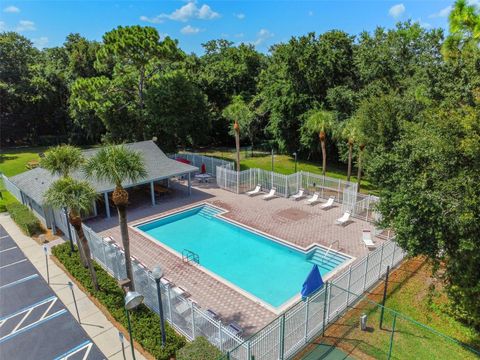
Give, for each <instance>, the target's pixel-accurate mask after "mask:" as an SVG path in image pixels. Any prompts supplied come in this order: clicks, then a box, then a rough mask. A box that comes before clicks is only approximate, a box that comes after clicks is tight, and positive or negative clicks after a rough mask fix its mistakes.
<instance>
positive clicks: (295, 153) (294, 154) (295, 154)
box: [293, 151, 297, 172]
mask: <svg viewBox="0 0 480 360" xmlns="http://www.w3.org/2000/svg"><path fill="white" fill-rule="evenodd" d="M293 156H295V172H297V152H296V151H295V152H294V153H293Z"/></svg>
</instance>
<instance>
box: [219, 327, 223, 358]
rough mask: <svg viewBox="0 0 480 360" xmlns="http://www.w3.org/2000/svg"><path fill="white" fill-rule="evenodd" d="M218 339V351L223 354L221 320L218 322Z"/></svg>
mask: <svg viewBox="0 0 480 360" xmlns="http://www.w3.org/2000/svg"><path fill="white" fill-rule="evenodd" d="M218 339H219V340H220V351H221V352H223V331H222V320H218Z"/></svg>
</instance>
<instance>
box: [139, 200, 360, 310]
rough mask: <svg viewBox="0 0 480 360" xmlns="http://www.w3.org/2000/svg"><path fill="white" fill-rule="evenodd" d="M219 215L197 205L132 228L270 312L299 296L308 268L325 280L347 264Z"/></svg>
mask: <svg viewBox="0 0 480 360" xmlns="http://www.w3.org/2000/svg"><path fill="white" fill-rule="evenodd" d="M221 212H223V210H221V209H218V208H216V207H213V206H210V205H201V206H197V207H194V208H191V209H188V210H185V211H181V212H178V213H175V214H173V215H169V216H166V217H162V218H160V219H157V220H153V221H150V222H148V223H144V224H140V225H137V226H136V227H137V229H138V230H140V231H142V232H144V233H145V234H146V235H148V237H150V238H151V239H153V240H155V241H158V242H160V243H162V244H164V245H166V246H167V247H169V248H171V249H173V250H175V251H176V252H177V253H179V254H181V253H182V251H184V250H185V249H187V250H190V251H192V252H194V253H195V254H197V255H198V256H199V263H200V265H201V266H202V267H204V268H205V269H207V270H209V271H211V272H213V273H214V274H216V275H217V276H219V277H221V278H223V279H224V280H226V281H227V282H229V283H231V284H233V285H235V286H237V287H239V288H240V289H242V290H244V291H246V292H248V293H249V294H251V295H253V296H254V297H256V298H257V299H260V300H261V301H262V302H264V303H267V304H269V305H270V306H272V307H274V308H278V307H280V306H282V305H283V304H285V303H286V302H287V301H289V300H291V299H292V298H294V297H295V296H297V295H298V294H299V293H300V291H301V289H302V285H303V282H304V281H305V279H306V277H307V275H308V273H309V272H310V270H311V269H312V265H313V264H317V265H318V266H319V269H320V272H321V274H322V277H323V278H325V276H326V275H327V274H328V273H330V272H331V271H333V270H335V269H338V268H339V267H341V266H342V265H344V264H345V263H346V262H347V261H349V260H350V259H351V258H350V257H348V256H347V255H344V254H341V253H339V252H336V251H333V250H331V251H328V254H327V249H325V248H323V247H314V248H313V249H311V250H309V251H308V252H303V251H300V250H297V249H294V248H293V247H290V246H287V245H284V244H281V243H279V242H277V241H275V240H274V239H272V238H269V237H266V236H264V235H262V234H259V233H256V232H254V231H251V230H249V229H247V228H244V227H242V226H239V225H236V224H234V223H232V222H230V221H227V220H225V219H222V218H220V217H217V215H218V214H219V213H221Z"/></svg>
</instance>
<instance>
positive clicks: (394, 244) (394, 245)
mask: <svg viewBox="0 0 480 360" xmlns="http://www.w3.org/2000/svg"><path fill="white" fill-rule="evenodd" d="M396 248H397V244H396V243H395V242H394V243H393V252H392V263H391V264H390V268H393V263H394V262H395V249H396Z"/></svg>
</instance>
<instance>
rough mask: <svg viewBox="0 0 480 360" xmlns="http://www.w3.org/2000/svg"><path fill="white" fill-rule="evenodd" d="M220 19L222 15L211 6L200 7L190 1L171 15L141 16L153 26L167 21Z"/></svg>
mask: <svg viewBox="0 0 480 360" xmlns="http://www.w3.org/2000/svg"><path fill="white" fill-rule="evenodd" d="M218 17H220V14H219V13H217V12H215V11H213V10H212V8H211V7H210V6H208V5H206V4H203V5H202V6H200V7H198V6H197V4H196V2H195V1H189V2H188V3H187V4H185V5H183V6H182V7H181V8H179V9H176V10H175V11H174V12H172V13H171V14H160V15H157V16H154V17H148V16H145V15H142V16H140V20H142V21H146V22H150V23H153V24H160V23H162V22H164V21H165V20H173V21H182V22H186V21H188V20H190V19H200V20H212V19H216V18H218Z"/></svg>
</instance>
